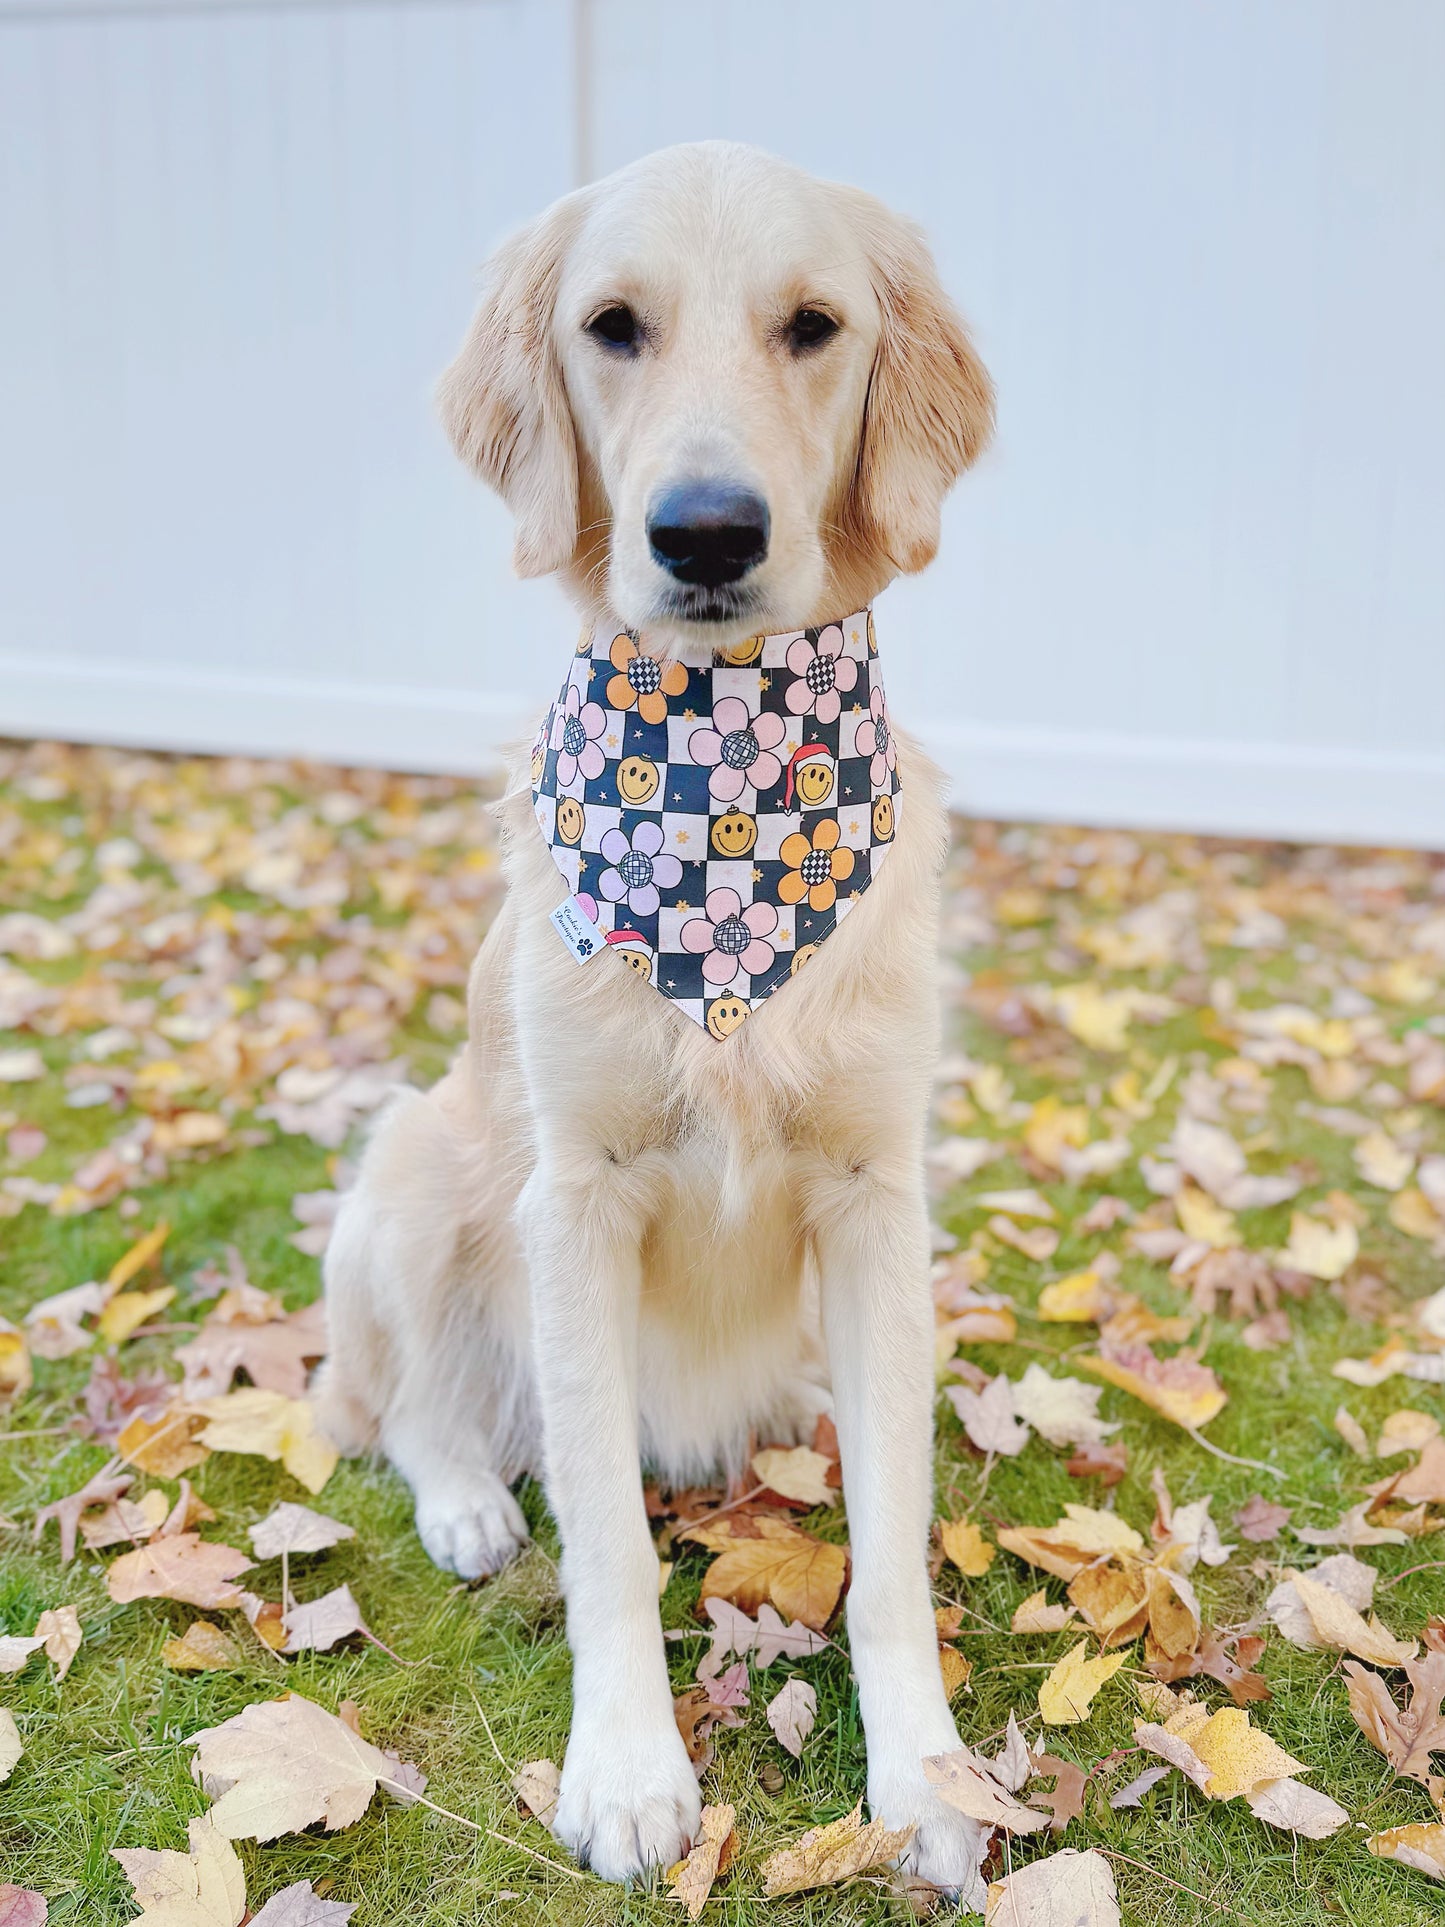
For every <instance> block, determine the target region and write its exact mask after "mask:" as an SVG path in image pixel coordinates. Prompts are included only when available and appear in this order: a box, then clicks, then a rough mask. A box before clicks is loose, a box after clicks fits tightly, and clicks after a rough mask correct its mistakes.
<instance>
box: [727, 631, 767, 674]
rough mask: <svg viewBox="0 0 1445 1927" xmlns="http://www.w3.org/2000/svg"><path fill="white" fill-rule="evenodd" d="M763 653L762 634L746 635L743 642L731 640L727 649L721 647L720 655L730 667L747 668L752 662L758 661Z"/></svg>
mask: <svg viewBox="0 0 1445 1927" xmlns="http://www.w3.org/2000/svg"><path fill="white" fill-rule="evenodd" d="M762 653H763V639H762V637H761V636H744V637H743V639H742V641H741V642H730V643H729V644H728V646H727V648H726V649H719V650H718V655H719V656H720V657H721V658H722V660H723V661H724V662H725V663H726V664H727V665H728V667H729V668H730V669H746V668H747V666H748V664H749V663H750V662H756V661H757V659H758V657H759V656H760V655H761V654H762Z"/></svg>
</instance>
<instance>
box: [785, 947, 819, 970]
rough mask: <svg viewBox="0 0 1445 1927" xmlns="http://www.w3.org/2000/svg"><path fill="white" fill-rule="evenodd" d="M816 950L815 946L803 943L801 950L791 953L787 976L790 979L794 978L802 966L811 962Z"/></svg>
mask: <svg viewBox="0 0 1445 1927" xmlns="http://www.w3.org/2000/svg"><path fill="white" fill-rule="evenodd" d="M817 949H818V946H817V944H815V943H805V944H804V945H803V947H802V949H801V950H795V951H794V952H793V961H792V962H791V963H790V964H789V965H788V975H789V976H790V977H796V976H797V974H798V972H799V971H800V970H801V969H802V968H803V965H804V964H805V963H809V962H811V961H812V959H813V957H814V956H815V955H816V953H817Z"/></svg>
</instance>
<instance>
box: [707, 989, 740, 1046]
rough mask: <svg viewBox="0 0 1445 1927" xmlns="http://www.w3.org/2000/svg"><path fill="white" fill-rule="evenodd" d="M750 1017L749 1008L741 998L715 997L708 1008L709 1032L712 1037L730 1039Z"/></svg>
mask: <svg viewBox="0 0 1445 1927" xmlns="http://www.w3.org/2000/svg"><path fill="white" fill-rule="evenodd" d="M747 1015H748V1007H747V1005H746V1004H745V1003H744V1002H743V1000H742V998H741V997H714V998H713V1000H712V1002H711V1003H710V1004H709V1005H708V1007H707V1030H708V1035H709V1036H710V1037H717V1038H723V1037H730V1036H731V1035H732V1033H733V1032H734V1031H735V1030H736V1029H737V1027H738V1025H739V1024H741V1023H743V1022H744V1021H745V1020H746V1018H747Z"/></svg>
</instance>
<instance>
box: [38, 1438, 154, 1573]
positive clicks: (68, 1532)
mask: <svg viewBox="0 0 1445 1927" xmlns="http://www.w3.org/2000/svg"><path fill="white" fill-rule="evenodd" d="M131 1484H132V1480H131V1477H130V1474H129V1473H128V1472H127V1473H123V1472H121V1470H120V1460H119V1459H112V1460H111V1461H110V1462H109V1464H108V1465H103V1466H102V1467H101V1468H100V1470H99V1472H96V1473H94V1474H93V1475H92V1476H91V1477H90V1478H88V1479H87V1480H86V1482H85V1484H84V1485H83V1486H81V1487H80V1488H79V1490H78V1491H75V1492H71V1493H68V1494H67V1495H66V1496H65V1498H63V1499H57V1500H56V1501H55V1502H54V1504H53V1505H44V1506H42V1507H41V1508H40V1510H39V1511H38V1512H37V1513H36V1515H35V1539H36V1542H37V1543H38V1542H39V1539H40V1535H41V1534H42V1533H43V1532H44V1530H45V1527H46V1525H47V1524H48V1523H49V1521H50V1520H51V1519H53V1520H54V1521H55V1525H56V1529H57V1531H58V1532H59V1533H60V1563H61V1565H62V1566H68V1565H69V1564H70V1562H71V1560H72V1559H73V1558H74V1557H75V1540H76V1535H77V1534H78V1532H79V1531H80V1515H81V1514H82V1513H83V1512H87V1511H89V1510H90V1508H91V1507H92V1506H107V1505H113V1504H114V1503H115V1501H116V1500H117V1499H118V1498H120V1496H121V1494H122V1493H123V1492H128V1491H129V1490H130V1487H131Z"/></svg>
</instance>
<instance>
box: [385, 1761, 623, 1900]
mask: <svg viewBox="0 0 1445 1927" xmlns="http://www.w3.org/2000/svg"><path fill="white" fill-rule="evenodd" d="M376 1784H377V1785H378V1786H384V1787H386V1788H387V1789H388V1791H389V1792H392V1793H399V1794H400V1795H401V1796H402V1798H403V1800H405V1801H406V1802H407V1803H408V1804H410V1803H411V1802H412V1801H415V1802H416V1804H417V1805H418V1806H422V1807H430V1808H431V1810H432V1812H433V1813H439V1814H440V1815H441V1817H442V1818H443V1820H455V1821H456V1823H457V1825H458V1826H459V1827H470V1829H471V1830H472V1832H473V1833H480V1834H483V1835H485V1836H486V1838H487V1839H488V1840H495V1841H496V1842H497V1843H498V1844H499V1845H500V1846H503V1847H515V1848H516V1849H517V1851H518V1853H525V1854H526V1855H527V1857H528V1858H529V1859H531V1860H535V1861H537V1862H538V1864H539V1865H541V1866H543V1867H550V1868H551V1869H552V1872H553V1873H564V1874H566V1876H567V1878H568V1879H569V1880H582V1879H585V1877H586V1876H585V1875H584V1874H583V1873H582V1872H581V1871H580V1870H579V1869H578V1868H576V1867H564V1866H563V1865H562V1862H561V1861H560V1860H552V1859H549V1857H548V1856H547V1855H546V1854H545V1853H538V1852H537V1850H536V1848H535V1847H529V1846H528V1845H527V1844H526V1843H525V1841H522V1840H514V1839H513V1838H512V1836H511V1834H509V1833H498V1832H497V1830H496V1828H495V1827H484V1826H481V1825H479V1824H478V1822H477V1821H475V1820H468V1819H467V1817H466V1815H465V1814H464V1813H453V1812H452V1810H451V1808H450V1807H443V1806H438V1805H437V1803H436V1801H435V1800H428V1798H427V1797H426V1795H425V1794H424V1793H418V1792H417V1791H416V1789H415V1788H414V1787H409V1786H403V1785H402V1783H401V1781H400V1780H388V1779H386V1778H385V1776H384V1775H382V1774H378V1775H377V1778H376Z"/></svg>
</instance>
